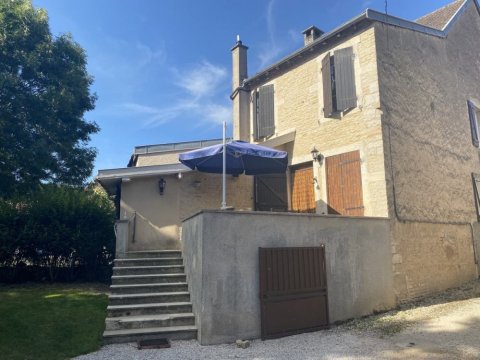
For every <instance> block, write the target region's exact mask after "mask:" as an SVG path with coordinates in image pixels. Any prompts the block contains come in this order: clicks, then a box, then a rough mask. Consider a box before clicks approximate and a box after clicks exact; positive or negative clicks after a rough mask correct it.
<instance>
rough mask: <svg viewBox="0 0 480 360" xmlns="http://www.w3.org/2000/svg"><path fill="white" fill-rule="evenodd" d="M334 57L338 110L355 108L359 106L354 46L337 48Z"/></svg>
mask: <svg viewBox="0 0 480 360" xmlns="http://www.w3.org/2000/svg"><path fill="white" fill-rule="evenodd" d="M333 57H334V61H335V94H336V100H337V111H344V110H347V109H351V108H354V107H356V106H357V94H356V91H355V72H354V69H353V48H352V47H348V48H345V49H340V50H336V51H335V52H334V55H333Z"/></svg>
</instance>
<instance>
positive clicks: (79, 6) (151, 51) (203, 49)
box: [33, 0, 451, 175]
mask: <svg viewBox="0 0 480 360" xmlns="http://www.w3.org/2000/svg"><path fill="white" fill-rule="evenodd" d="M449 2H451V1H449V0H422V1H418V0H417V1H412V0H396V1H393V0H389V1H388V13H389V14H391V15H395V16H399V17H402V18H405V19H409V20H413V19H416V18H418V17H420V16H422V15H424V14H426V13H428V12H431V11H433V10H435V9H437V8H439V7H441V6H444V5H445V4H448V3H449ZM33 4H34V5H35V6H36V7H42V8H45V9H46V10H47V11H48V14H49V18H50V26H51V30H52V33H53V34H54V35H58V34H60V33H66V32H69V33H71V34H72V35H73V37H74V39H75V40H76V41H77V42H78V43H80V45H81V46H82V47H83V48H84V49H85V50H86V52H87V56H88V69H89V72H90V74H91V75H93V76H94V78H95V83H94V85H93V88H92V90H93V91H94V92H95V93H97V95H98V101H97V104H96V109H95V110H94V111H92V112H89V113H87V114H86V118H87V119H89V120H93V121H96V122H97V123H98V124H99V125H100V127H101V131H100V133H99V134H97V135H95V136H94V137H93V138H92V145H93V146H95V147H96V148H97V149H98V156H97V160H96V163H95V170H94V173H93V175H96V172H97V170H98V169H106V168H118V167H125V166H126V164H127V162H128V159H129V157H130V155H131V153H132V151H133V147H134V146H136V145H147V144H159V143H168V142H179V141H189V140H200V139H208V138H219V137H221V132H222V130H221V122H222V120H223V119H226V120H228V121H231V102H230V99H229V95H230V91H231V89H230V88H231V53H230V49H231V47H232V46H233V45H234V43H235V39H236V35H237V34H239V35H240V36H241V39H242V41H243V43H244V44H245V45H247V46H248V47H249V50H248V56H249V57H248V66H249V75H253V74H254V73H256V72H258V71H259V70H261V69H263V68H264V67H265V66H267V65H269V64H272V63H273V62H275V61H276V60H278V59H280V58H282V57H283V56H285V55H287V54H289V53H290V52H292V51H294V50H296V49H298V48H300V47H302V45H303V38H302V34H301V32H302V31H303V30H304V29H306V28H307V27H309V26H310V25H315V26H317V27H319V28H320V29H322V30H324V31H329V30H331V29H333V28H334V27H336V26H338V25H340V24H341V23H343V22H345V21H347V20H349V19H351V18H352V17H354V16H356V15H358V14H359V13H361V12H362V11H363V10H364V9H365V8H367V7H368V8H371V9H375V10H379V11H382V12H383V11H384V9H385V1H384V0H360V1H353V0H344V1H326V0H316V1H314V0H305V1H293V0H268V1H267V0H265V1H263V0H242V1H231V0H230V1H228V0H216V1H214V0H201V1H198V0H191V1H187V0H183V1H180V0H81V1H78V0H33ZM229 132H230V133H231V126H229Z"/></svg>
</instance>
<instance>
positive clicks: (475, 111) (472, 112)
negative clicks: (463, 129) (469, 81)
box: [467, 100, 480, 147]
mask: <svg viewBox="0 0 480 360" xmlns="http://www.w3.org/2000/svg"><path fill="white" fill-rule="evenodd" d="M467 107H468V118H469V120H470V129H471V130H472V143H473V146H476V147H480V143H479V134H478V118H479V113H480V110H479V108H478V107H477V106H476V105H475V104H474V103H473V102H472V101H470V100H467Z"/></svg>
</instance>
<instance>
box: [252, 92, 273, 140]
mask: <svg viewBox="0 0 480 360" xmlns="http://www.w3.org/2000/svg"><path fill="white" fill-rule="evenodd" d="M273 99H274V89H273V85H265V86H261V87H260V88H259V89H258V90H257V91H255V92H254V94H253V96H252V100H253V136H254V138H255V140H258V139H261V138H265V137H268V136H271V135H273V134H274V133H275V118H274V102H273V101H274V100H273Z"/></svg>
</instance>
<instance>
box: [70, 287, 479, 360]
mask: <svg viewBox="0 0 480 360" xmlns="http://www.w3.org/2000/svg"><path fill="white" fill-rule="evenodd" d="M76 359H77V360H106V359H114V360H117V359H118V360H123V359H125V360H127V359H128V360H140V359H141V360H149V359H168V360H170V359H171V360H177V359H178V360H189V359H192V360H193V359H195V360H197V359H198V360H200V359H255V360H270V359H279V360H283V359H285V360H287V359H288V360H290V359H335V360H337V359H338V360H340V359H357V360H361V359H420V360H422V359H425V360H426V359H429V360H430V359H439V360H440V359H442V360H443V359H449V360H451V359H480V282H479V281H476V282H472V283H470V284H468V285H466V286H464V287H462V288H459V289H455V290H450V291H448V292H445V293H443V294H440V295H439V296H436V297H431V298H429V299H428V300H424V301H422V302H417V303H415V304H407V305H404V306H402V308H401V309H400V310H395V311H391V312H388V313H385V314H381V315H376V316H371V317H369V318H366V319H361V320H355V321H352V322H349V323H347V324H344V325H342V326H338V327H334V328H332V329H331V330H326V331H318V332H315V333H307V334H301V335H295V336H289V337H285V338H281V339H275V340H268V341H260V340H254V341H252V342H251V345H250V347H249V348H247V349H239V348H237V347H236V345H235V344H226V345H215V346H200V345H199V344H198V343H197V342H196V341H193V340H191V341H173V342H172V347H171V348H170V349H161V350H137V349H136V347H135V344H121V345H108V346H104V347H103V348H102V349H100V351H98V352H95V353H92V354H88V355H83V356H80V357H78V358H76Z"/></svg>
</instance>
